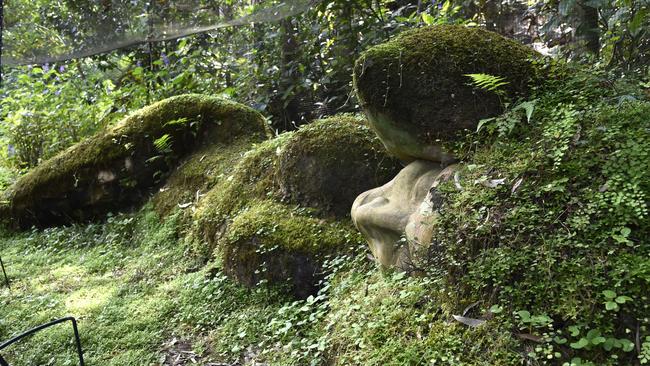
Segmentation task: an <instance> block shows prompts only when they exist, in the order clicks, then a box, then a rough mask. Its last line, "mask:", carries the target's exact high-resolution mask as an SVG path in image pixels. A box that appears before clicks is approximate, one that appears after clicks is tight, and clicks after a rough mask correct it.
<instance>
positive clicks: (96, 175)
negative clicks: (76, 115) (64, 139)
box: [5, 95, 269, 228]
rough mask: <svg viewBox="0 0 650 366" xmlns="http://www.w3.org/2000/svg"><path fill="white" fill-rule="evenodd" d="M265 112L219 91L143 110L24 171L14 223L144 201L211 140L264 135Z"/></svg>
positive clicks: (11, 212)
mask: <svg viewBox="0 0 650 366" xmlns="http://www.w3.org/2000/svg"><path fill="white" fill-rule="evenodd" d="M268 134H269V132H268V128H267V126H266V123H265V120H264V118H263V117H262V116H261V115H260V114H259V113H257V112H256V111H254V110H253V109H250V108H248V107H245V106H243V105H241V104H238V103H235V102H232V101H228V100H224V99H221V98H216V97H209V96H203V95H181V96H177V97H172V98H169V99H166V100H163V101H161V102H158V103H155V104H152V105H151V106H148V107H146V108H143V109H141V110H139V111H137V112H135V113H133V114H132V115H130V116H129V117H127V118H125V119H124V120H122V121H121V122H120V123H118V124H117V125H116V126H114V127H112V128H109V129H106V130H104V131H102V132H100V133H98V134H97V135H95V136H93V137H90V138H88V139H86V140H84V141H82V142H80V143H78V144H76V145H74V146H72V147H71V148H69V149H67V150H65V151H63V152H61V153H60V154H58V155H56V156H55V157H53V158H52V159H49V160H47V161H45V162H43V163H42V164H41V165H39V166H38V167H36V168H35V169H34V170H32V171H30V172H29V173H28V174H26V175H25V176H23V177H22V178H21V179H20V180H18V182H16V184H15V185H14V186H13V187H11V188H10V189H9V191H8V193H7V196H6V200H7V201H8V207H6V209H5V214H6V215H8V216H9V217H8V219H9V220H10V221H11V223H12V225H13V226H17V227H23V228H24V227H29V226H32V225H37V226H50V225H57V224H65V223H70V222H74V221H83V220H88V219H93V218H96V217H101V216H102V215H104V214H106V213H107V212H109V211H112V210H117V209H121V208H125V207H128V206H130V205H133V204H135V203H139V202H141V201H142V200H143V198H144V197H146V196H147V195H146V192H147V191H148V190H150V189H151V188H152V187H153V186H155V185H157V184H158V183H160V182H162V181H163V180H164V178H166V177H167V176H168V174H169V172H170V171H171V170H172V169H173V168H174V167H175V166H176V165H177V163H178V161H179V160H180V159H181V158H183V157H184V156H187V155H189V154H190V153H192V152H194V151H195V150H197V149H199V148H201V146H204V145H206V144H211V145H212V144H224V145H230V144H233V143H234V142H235V141H236V140H238V139H241V138H244V139H246V140H248V141H251V142H252V141H261V140H263V139H265V138H267V136H268Z"/></svg>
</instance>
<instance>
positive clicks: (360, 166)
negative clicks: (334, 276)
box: [192, 116, 400, 297]
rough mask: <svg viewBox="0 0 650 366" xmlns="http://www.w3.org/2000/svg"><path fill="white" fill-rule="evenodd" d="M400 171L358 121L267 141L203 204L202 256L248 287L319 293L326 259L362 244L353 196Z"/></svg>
mask: <svg viewBox="0 0 650 366" xmlns="http://www.w3.org/2000/svg"><path fill="white" fill-rule="evenodd" d="M338 148H340V149H341V150H342V151H343V152H344V153H339V152H337V149H338ZM399 167H400V164H399V162H398V161H396V160H394V159H391V158H390V157H389V156H388V155H387V154H386V153H385V152H383V149H382V148H381V143H380V142H379V140H378V139H377V138H376V137H375V136H374V133H373V132H372V131H371V130H370V129H369V128H368V126H367V125H366V124H365V122H364V121H363V120H362V119H359V118H357V117H351V116H338V117H333V118H329V119H325V120H321V121H317V122H314V123H312V124H310V125H307V126H304V127H303V128H302V129H301V130H299V131H296V132H290V133H285V134H282V135H280V136H278V137H276V138H275V139H272V140H268V141H265V142H263V143H261V144H258V145H257V146H256V147H255V148H254V149H252V150H251V151H249V152H247V153H246V155H245V156H244V157H243V159H242V160H241V161H240V162H239V163H238V164H237V166H236V167H235V168H234V169H233V171H232V173H231V174H230V175H229V176H228V177H227V178H226V179H222V180H220V182H219V183H217V184H216V185H215V186H214V188H213V189H212V190H210V191H209V192H208V193H207V194H206V195H205V197H204V198H203V199H202V200H201V201H200V202H199V204H198V206H197V209H196V212H195V215H194V222H195V224H194V227H193V230H192V236H193V240H194V242H195V247H196V250H197V253H199V254H201V255H203V256H205V258H209V257H211V256H216V258H217V259H218V260H219V261H220V262H221V263H222V265H223V267H224V270H225V272H226V273H228V274H230V275H231V276H232V277H234V278H236V279H237V280H239V281H240V282H242V283H244V284H247V285H254V284H256V283H258V282H260V281H267V282H269V283H272V284H287V285H288V286H289V287H290V290H291V291H292V292H293V293H294V294H295V295H296V296H299V297H304V296H305V295H307V294H311V293H314V291H315V288H316V287H315V286H316V284H317V283H318V281H319V280H320V279H321V277H322V273H321V272H322V271H321V264H322V263H323V260H324V259H325V257H326V256H328V255H335V254H345V253H348V252H349V251H350V249H351V248H359V247H360V246H363V245H365V244H364V242H363V239H362V238H361V236H360V235H359V234H358V233H357V231H356V230H355V229H354V227H353V225H352V223H351V221H350V220H349V217H348V213H349V210H350V208H351V206H352V203H353V201H354V198H355V197H356V196H357V195H358V194H359V193H361V192H363V191H364V190H367V189H369V188H371V187H374V186H376V185H381V184H383V183H385V182H387V181H388V180H390V179H391V178H392V175H393V174H396V172H397V171H398V170H399ZM319 180H323V181H324V182H320V181H319ZM327 184H329V185H332V186H333V187H326V186H325V185H327ZM337 189H338V192H340V193H341V194H340V195H337V194H336V191H337ZM333 213H334V214H333ZM337 214H340V215H337Z"/></svg>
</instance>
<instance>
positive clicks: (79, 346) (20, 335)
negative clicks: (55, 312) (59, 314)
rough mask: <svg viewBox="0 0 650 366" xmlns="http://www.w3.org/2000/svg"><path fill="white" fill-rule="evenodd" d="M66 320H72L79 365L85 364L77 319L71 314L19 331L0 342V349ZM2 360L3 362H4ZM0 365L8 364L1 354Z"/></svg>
mask: <svg viewBox="0 0 650 366" xmlns="http://www.w3.org/2000/svg"><path fill="white" fill-rule="evenodd" d="M66 321H70V322H72V329H73V331H74V339H75V343H76V345H77V355H78V356H79V366H85V363H84V356H83V350H82V348H81V338H79V329H78V328H77V320H76V319H75V318H73V317H71V316H68V317H65V318H61V319H57V320H53V321H51V322H49V323H45V324H41V325H39V326H38V327H35V328H32V329H30V330H28V331H26V332H24V333H21V334H19V335H17V336H15V337H13V338H11V339H9V340H8V341H6V342H4V343H2V344H0V350H3V349H4V348H6V347H8V346H10V345H12V344H14V343H16V342H18V341H19V340H21V339H23V338H25V337H28V336H30V335H32V334H34V333H36V332H38V331H40V330H43V329H45V328H49V327H51V326H53V325H57V324H59V323H63V322H66ZM2 362H4V364H3V363H2ZM0 366H9V365H8V364H7V361H5V360H4V359H3V358H2V356H0Z"/></svg>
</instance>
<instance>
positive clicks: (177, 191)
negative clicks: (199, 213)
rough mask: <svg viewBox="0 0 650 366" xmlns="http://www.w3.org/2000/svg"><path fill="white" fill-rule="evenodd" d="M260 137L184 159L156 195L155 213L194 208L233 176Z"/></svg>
mask: <svg viewBox="0 0 650 366" xmlns="http://www.w3.org/2000/svg"><path fill="white" fill-rule="evenodd" d="M255 142H259V137H256V136H251V137H242V138H239V139H237V140H235V141H233V142H230V143H213V144H209V145H208V146H205V147H203V148H201V149H199V150H197V151H196V152H194V153H193V154H192V155H190V156H189V157H187V158H186V159H184V160H183V161H181V162H180V163H179V165H178V166H177V167H176V168H175V169H174V171H173V172H172V173H171V174H170V176H169V178H167V181H166V182H165V184H164V185H163V186H162V187H161V188H160V189H159V190H158V191H157V192H156V193H155V194H154V196H153V197H152V202H153V205H154V208H155V210H156V211H157V212H158V213H159V214H160V215H161V216H166V215H168V214H170V213H172V212H174V211H175V209H176V208H179V207H180V208H183V209H187V208H193V207H195V205H196V204H197V203H198V201H199V200H200V199H201V198H202V197H203V196H205V195H206V194H207V193H208V192H209V191H210V190H211V189H212V187H214V185H215V184H217V182H219V181H220V180H221V179H226V178H228V177H229V176H230V174H231V173H232V171H233V169H234V167H235V166H236V165H237V162H239V160H240V159H241V158H242V157H243V156H244V154H245V153H246V151H248V150H249V149H250V148H251V147H252V146H253V144H254V143H255Z"/></svg>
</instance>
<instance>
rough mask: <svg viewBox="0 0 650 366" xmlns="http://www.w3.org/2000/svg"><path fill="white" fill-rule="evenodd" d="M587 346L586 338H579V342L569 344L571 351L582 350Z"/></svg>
mask: <svg viewBox="0 0 650 366" xmlns="http://www.w3.org/2000/svg"><path fill="white" fill-rule="evenodd" d="M588 345H589V340H588V339H587V338H584V337H583V338H580V340H579V341H577V342H573V343H571V344H569V346H571V348H573V349H583V348H585V347H586V346H588Z"/></svg>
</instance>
